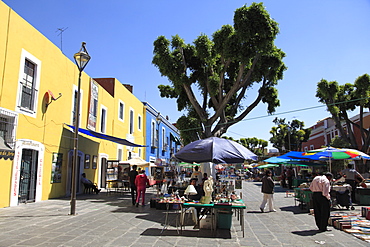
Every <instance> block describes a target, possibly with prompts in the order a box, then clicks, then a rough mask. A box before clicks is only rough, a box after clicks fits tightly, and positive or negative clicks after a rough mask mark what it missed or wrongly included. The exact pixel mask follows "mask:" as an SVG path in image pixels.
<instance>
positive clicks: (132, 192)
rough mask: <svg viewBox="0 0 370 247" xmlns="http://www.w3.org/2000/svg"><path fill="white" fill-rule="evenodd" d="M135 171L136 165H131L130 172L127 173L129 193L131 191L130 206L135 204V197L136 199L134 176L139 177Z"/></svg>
mask: <svg viewBox="0 0 370 247" xmlns="http://www.w3.org/2000/svg"><path fill="white" fill-rule="evenodd" d="M136 169H137V165H133V166H132V170H131V171H130V172H129V173H128V176H129V178H130V191H131V199H132V205H135V204H136V197H137V190H136V185H135V179H136V176H137V175H139V173H138V172H137V171H136Z"/></svg>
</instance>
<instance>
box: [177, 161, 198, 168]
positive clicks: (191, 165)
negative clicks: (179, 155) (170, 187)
mask: <svg viewBox="0 0 370 247" xmlns="http://www.w3.org/2000/svg"><path fill="white" fill-rule="evenodd" d="M177 165H178V166H182V167H184V168H193V167H194V166H200V164H196V163H187V162H181V163H179V164H177Z"/></svg>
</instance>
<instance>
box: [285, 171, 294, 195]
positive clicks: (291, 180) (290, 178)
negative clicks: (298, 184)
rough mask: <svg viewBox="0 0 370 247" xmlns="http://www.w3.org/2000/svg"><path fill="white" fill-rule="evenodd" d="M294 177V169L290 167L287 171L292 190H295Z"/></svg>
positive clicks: (289, 186)
mask: <svg viewBox="0 0 370 247" xmlns="http://www.w3.org/2000/svg"><path fill="white" fill-rule="evenodd" d="M293 175H294V172H293V170H292V168H291V167H289V168H288V170H287V171H286V178H287V180H288V188H289V189H290V190H291V189H293Z"/></svg>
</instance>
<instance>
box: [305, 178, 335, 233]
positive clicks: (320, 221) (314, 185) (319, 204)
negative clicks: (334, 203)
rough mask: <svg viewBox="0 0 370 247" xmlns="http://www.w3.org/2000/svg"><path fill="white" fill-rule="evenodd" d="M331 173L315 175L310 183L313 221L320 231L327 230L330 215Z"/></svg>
mask: <svg viewBox="0 0 370 247" xmlns="http://www.w3.org/2000/svg"><path fill="white" fill-rule="evenodd" d="M332 178H333V174H331V173H330V172H328V173H326V174H325V175H323V176H316V177H315V178H314V179H313V180H312V182H311V185H310V190H311V191H312V192H313V193H312V203H313V210H314V215H315V223H316V226H317V227H318V228H319V231H320V232H325V231H329V230H328V229H327V226H328V220H329V217H330V180H331V179H332Z"/></svg>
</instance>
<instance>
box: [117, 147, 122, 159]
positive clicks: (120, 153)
mask: <svg viewBox="0 0 370 247" xmlns="http://www.w3.org/2000/svg"><path fill="white" fill-rule="evenodd" d="M122 154H123V150H122V148H120V147H119V148H118V152H117V159H118V160H120V161H121V160H122Z"/></svg>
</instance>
